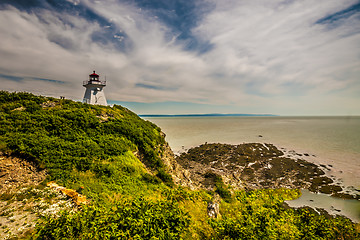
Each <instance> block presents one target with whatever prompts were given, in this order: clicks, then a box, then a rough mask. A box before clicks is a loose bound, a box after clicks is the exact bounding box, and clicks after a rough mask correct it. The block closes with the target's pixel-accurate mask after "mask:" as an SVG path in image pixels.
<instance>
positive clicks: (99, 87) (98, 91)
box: [83, 71, 107, 106]
mask: <svg viewBox="0 0 360 240" xmlns="http://www.w3.org/2000/svg"><path fill="white" fill-rule="evenodd" d="M83 86H84V87H86V91H85V94H84V99H83V103H88V104H94V105H104V106H107V102H106V98H105V94H104V91H103V87H105V86H106V81H100V80H99V75H98V74H96V73H95V71H94V72H93V73H92V74H90V75H89V80H88V81H84V82H83Z"/></svg>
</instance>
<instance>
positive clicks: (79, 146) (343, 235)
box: [0, 91, 360, 239]
mask: <svg viewBox="0 0 360 240" xmlns="http://www.w3.org/2000/svg"><path fill="white" fill-rule="evenodd" d="M164 143H165V140H164V137H163V135H162V134H161V130H160V129H159V128H158V127H157V126H156V125H154V124H152V123H151V122H148V121H144V120H142V119H141V118H139V117H138V116H137V115H136V114H134V113H132V112H131V111H129V110H127V109H126V108H123V107H121V106H114V107H103V106H93V105H88V104H82V103H77V102H73V101H70V100H59V99H54V98H47V97H40V96H34V95H32V94H29V93H9V92H4V91H2V92H0V151H2V152H5V153H8V154H14V155H18V156H21V157H22V158H25V159H27V160H29V161H33V162H35V163H37V165H38V166H39V167H40V168H46V169H47V171H48V173H49V177H48V179H47V180H46V181H50V180H54V181H56V182H57V183H58V184H59V185H63V186H65V187H67V188H72V189H76V190H77V189H82V194H84V195H86V196H87V198H88V199H91V203H90V204H89V205H87V206H82V207H81V208H79V210H78V211H64V212H62V213H61V214H60V215H59V217H57V218H54V217H42V218H41V219H40V220H39V221H40V224H38V225H37V228H36V229H35V231H34V232H33V233H32V235H31V236H30V238H32V239H358V238H360V235H359V225H355V224H354V223H352V222H351V221H349V220H348V219H346V218H343V217H336V218H326V217H325V216H324V215H318V214H317V213H315V212H313V211H311V210H309V209H299V210H294V209H288V208H286V207H284V205H283V201H284V200H289V199H294V198H297V197H298V196H299V191H298V190H289V189H276V190H268V189H265V190H257V191H250V192H246V191H237V192H236V191H235V192H231V189H230V188H229V187H228V186H226V185H225V184H224V183H223V180H222V179H221V177H219V176H217V175H212V174H211V173H209V176H208V177H209V178H213V180H214V182H215V186H216V188H215V190H214V191H213V192H212V191H205V190H200V191H191V190H188V189H184V188H181V187H178V186H175V185H174V183H173V181H172V178H171V175H169V174H168V173H167V171H166V170H167V169H166V166H165V165H164V163H163V161H162V159H161V158H162V155H163V151H164V149H163V145H164ZM139 159H140V160H141V161H140V160H139ZM215 192H217V193H218V194H219V195H220V196H221V197H222V199H223V200H222V201H221V203H220V215H221V217H220V218H217V219H210V218H209V217H208V216H207V204H208V202H209V201H211V200H212V197H213V195H214V193H215ZM0 198H1V199H2V200H6V199H8V198H9V196H8V195H6V194H4V195H3V196H0Z"/></svg>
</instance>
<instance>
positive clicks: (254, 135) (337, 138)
mask: <svg viewBox="0 0 360 240" xmlns="http://www.w3.org/2000/svg"><path fill="white" fill-rule="evenodd" d="M144 119H146V120H149V121H151V122H153V123H155V124H156V125H158V126H159V127H160V128H161V129H162V131H163V132H164V133H165V134H166V140H167V141H168V143H169V145H170V147H171V148H172V150H173V151H174V153H175V154H180V153H181V152H184V151H186V150H188V149H189V148H192V147H195V146H198V145H200V144H203V143H205V142H207V143H229V144H241V143H249V142H259V143H271V144H274V145H275V146H277V147H278V148H279V149H281V150H283V151H284V152H285V155H288V156H293V157H299V156H298V155H296V154H295V152H296V153H298V154H302V156H301V158H303V159H305V160H307V161H310V162H313V163H316V164H324V165H329V164H330V165H331V166H333V167H332V169H331V171H329V172H327V175H329V176H331V177H333V178H335V179H337V182H339V183H341V184H342V185H344V186H346V187H353V189H356V190H360V117H354V116H351V117H278V116H274V117H147V118H144ZM304 153H306V155H304ZM307 155H309V156H307ZM321 197H322V196H321ZM313 198H316V196H313ZM313 200H314V199H313ZM304 201H306V200H305V199H304ZM353 201H356V200H353ZM300 202H301V199H300ZM312 202H314V201H312ZM315 202H316V201H315ZM321 202H324V200H323V198H321ZM330 202H331V204H330ZM356 202H357V203H355V204H354V208H356V209H352V210H355V213H356V214H355V215H356V216H355V217H354V216H351V218H352V219H353V220H355V221H357V222H359V219H360V213H359V211H360V205H359V203H360V201H356ZM347 203H348V204H347ZM347 203H346V201H345V202H341V203H339V204H340V205H350V203H351V204H353V203H354V202H347ZM297 204H299V200H298V201H297ZM323 205H324V204H323V203H322V206H321V207H323V208H325V209H327V210H329V211H330V212H331V209H333V210H334V209H336V210H340V211H341V213H342V214H344V215H347V214H346V212H345V207H341V206H336V204H335V206H334V203H333V199H332V200H331V201H330V198H329V206H328V208H326V207H324V206H323ZM347 211H349V212H351V210H347ZM353 212H354V211H353Z"/></svg>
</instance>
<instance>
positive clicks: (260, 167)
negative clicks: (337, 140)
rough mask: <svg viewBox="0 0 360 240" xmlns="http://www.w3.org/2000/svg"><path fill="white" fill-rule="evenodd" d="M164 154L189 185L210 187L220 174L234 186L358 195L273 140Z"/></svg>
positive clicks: (176, 176) (178, 176) (172, 169)
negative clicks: (290, 155)
mask: <svg viewBox="0 0 360 240" xmlns="http://www.w3.org/2000/svg"><path fill="white" fill-rule="evenodd" d="M170 151H171V150H170ZM165 156H166V158H167V162H166V163H167V165H168V166H169V168H170V172H171V173H172V175H173V177H174V180H175V182H176V183H177V184H180V185H182V186H187V187H190V188H191V189H198V188H205V189H209V190H212V189H214V187H215V182H214V180H215V179H214V176H216V175H220V176H221V177H222V179H223V181H224V183H225V184H229V185H230V186H231V187H232V188H233V189H235V190H236V189H246V190H251V189H259V188H301V189H309V190H310V191H311V192H321V193H326V194H331V195H332V196H337V197H342V198H354V199H360V195H358V194H356V193H354V194H353V195H350V194H348V193H344V192H343V188H342V186H340V185H338V184H336V183H335V182H334V180H333V179H331V178H329V177H328V176H326V175H325V172H324V171H323V170H322V168H321V167H319V166H317V165H316V164H313V163H310V162H307V161H305V160H303V159H300V158H297V159H292V158H289V157H285V156H284V153H283V152H282V151H280V150H279V149H277V148H276V147H275V146H274V145H272V144H262V143H246V144H240V145H229V144H219V143H216V144H215V143H213V144H203V145H200V146H198V147H195V148H192V149H190V150H189V151H188V152H187V153H183V154H181V155H180V156H178V157H176V158H175V160H172V159H171V153H170V152H166V154H165ZM172 157H173V155H172ZM327 167H331V166H327Z"/></svg>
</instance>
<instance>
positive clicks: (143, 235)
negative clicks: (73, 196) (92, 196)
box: [34, 198, 190, 239]
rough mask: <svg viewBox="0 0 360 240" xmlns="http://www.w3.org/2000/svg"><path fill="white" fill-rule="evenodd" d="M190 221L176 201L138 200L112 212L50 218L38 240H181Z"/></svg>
mask: <svg viewBox="0 0 360 240" xmlns="http://www.w3.org/2000/svg"><path fill="white" fill-rule="evenodd" d="M189 223H190V218H189V216H188V214H186V213H185V212H184V211H183V210H182V209H181V208H179V206H178V204H177V203H175V202H173V201H149V200H145V199H144V198H137V199H134V200H133V201H125V202H123V203H117V204H116V205H114V206H112V207H111V208H104V207H101V206H98V207H97V206H94V205H93V206H89V207H84V208H83V209H82V211H79V212H76V213H74V214H70V215H69V214H68V213H67V212H64V213H63V214H62V215H61V216H60V217H59V218H57V219H54V218H50V217H49V218H47V219H45V220H44V221H43V223H42V224H38V225H37V232H36V234H35V237H34V238H35V239H65V238H66V239H134V238H136V239H151V238H154V239H155V238H156V239H180V236H181V235H182V233H183V232H184V230H185V229H186V228H187V227H188V226H189Z"/></svg>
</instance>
